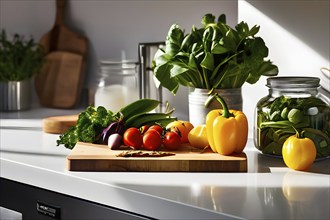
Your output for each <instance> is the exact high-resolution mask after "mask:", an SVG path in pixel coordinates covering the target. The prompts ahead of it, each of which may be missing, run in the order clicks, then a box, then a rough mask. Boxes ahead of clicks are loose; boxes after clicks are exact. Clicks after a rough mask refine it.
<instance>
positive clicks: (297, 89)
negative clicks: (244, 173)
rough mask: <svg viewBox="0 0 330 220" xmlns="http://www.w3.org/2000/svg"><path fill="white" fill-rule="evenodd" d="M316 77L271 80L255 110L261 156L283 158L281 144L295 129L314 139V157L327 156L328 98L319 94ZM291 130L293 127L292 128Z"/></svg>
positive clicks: (329, 140) (329, 147) (329, 135)
mask: <svg viewBox="0 0 330 220" xmlns="http://www.w3.org/2000/svg"><path fill="white" fill-rule="evenodd" d="M319 84H320V79H319V78H316V77H272V78H268V79H267V85H266V86H267V87H269V94H268V95H267V96H266V97H264V98H262V99H261V100H259V102H258V103H257V106H256V109H255V123H254V143H255V146H256V148H257V149H259V150H260V151H261V152H262V153H264V154H269V155H277V156H282V145H283V143H284V141H285V140H286V139H287V138H288V137H289V136H291V135H294V134H295V130H294V128H296V129H297V130H298V131H299V132H302V133H303V136H304V137H307V138H310V139H312V140H313V142H314V144H315V146H316V150H317V158H324V157H328V156H329V155H330V107H329V98H327V97H325V96H323V95H322V94H321V93H319V92H318V88H319ZM293 127H294V128H293Z"/></svg>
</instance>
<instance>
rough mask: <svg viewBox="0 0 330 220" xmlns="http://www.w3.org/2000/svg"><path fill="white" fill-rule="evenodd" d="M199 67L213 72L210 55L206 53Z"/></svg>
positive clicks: (212, 62) (211, 56) (212, 59)
mask: <svg viewBox="0 0 330 220" xmlns="http://www.w3.org/2000/svg"><path fill="white" fill-rule="evenodd" d="M200 65H201V67H203V68H205V69H208V70H211V71H213V70H214V58H213V55H212V53H210V52H206V53H205V57H204V59H203V61H202V62H201V64H200Z"/></svg>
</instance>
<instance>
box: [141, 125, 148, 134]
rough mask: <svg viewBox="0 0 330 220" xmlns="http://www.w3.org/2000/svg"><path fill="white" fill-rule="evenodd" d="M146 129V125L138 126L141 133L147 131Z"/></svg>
mask: <svg viewBox="0 0 330 220" xmlns="http://www.w3.org/2000/svg"><path fill="white" fill-rule="evenodd" d="M148 129H149V126H148V125H142V126H141V127H140V132H141V134H144V133H146V132H147V131H148Z"/></svg>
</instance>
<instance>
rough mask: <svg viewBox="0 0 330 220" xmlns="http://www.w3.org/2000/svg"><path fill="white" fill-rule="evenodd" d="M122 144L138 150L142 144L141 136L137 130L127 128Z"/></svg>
mask: <svg viewBox="0 0 330 220" xmlns="http://www.w3.org/2000/svg"><path fill="white" fill-rule="evenodd" d="M123 139H124V144H125V145H127V146H131V147H134V148H135V149H140V148H141V146H142V143H143V140H142V134H141V132H140V131H139V129H137V128H128V129H127V130H126V131H125V133H124V136H123Z"/></svg>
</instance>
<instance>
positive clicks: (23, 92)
mask: <svg viewBox="0 0 330 220" xmlns="http://www.w3.org/2000/svg"><path fill="white" fill-rule="evenodd" d="M44 57H45V56H44V52H43V48H42V47H41V45H39V44H38V43H35V42H34V39H33V38H31V39H30V40H25V39H24V36H22V35H19V34H14V35H13V37H12V38H11V39H9V38H8V36H7V34H6V31H5V30H2V31H1V34H0V92H1V93H0V94H1V101H0V111H13V110H24V109H28V108H30V104H31V93H32V78H33V77H34V76H35V75H36V74H37V73H38V72H39V71H40V69H41V67H42V65H43V63H44V60H45V58H44Z"/></svg>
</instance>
